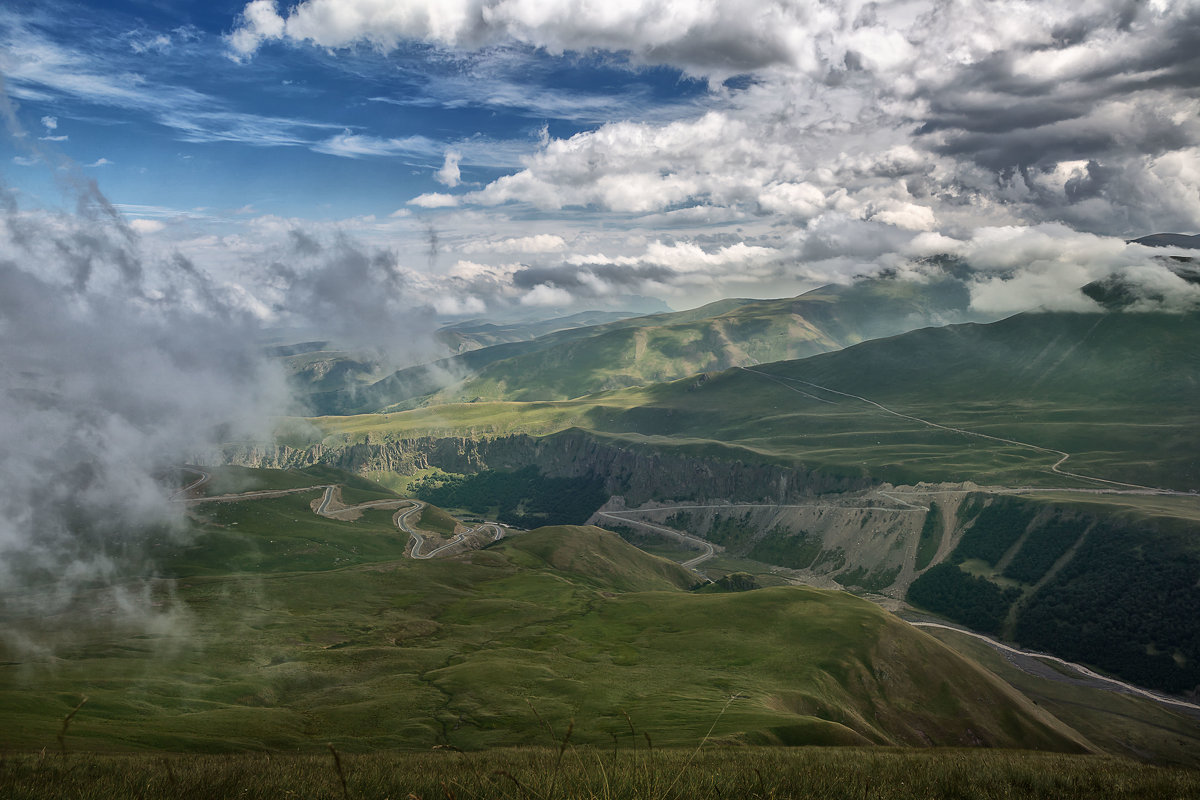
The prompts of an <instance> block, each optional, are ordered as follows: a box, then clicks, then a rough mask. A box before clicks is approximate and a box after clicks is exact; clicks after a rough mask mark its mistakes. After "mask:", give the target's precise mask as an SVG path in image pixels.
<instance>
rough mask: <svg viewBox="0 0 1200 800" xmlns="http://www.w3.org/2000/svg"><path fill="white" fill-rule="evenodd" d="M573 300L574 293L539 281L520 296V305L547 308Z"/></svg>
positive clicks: (565, 304) (567, 303) (569, 302)
mask: <svg viewBox="0 0 1200 800" xmlns="http://www.w3.org/2000/svg"><path fill="white" fill-rule="evenodd" d="M574 300H575V297H574V295H572V294H571V293H570V292H568V291H567V290H566V289H560V288H558V287H557V286H552V285H550V284H545V283H540V284H538V285H537V286H535V287H533V289H531V290H530V291H529V292H528V293H527V294H525V295H524V296H522V297H521V305H523V306H532V307H535V308H548V307H552V306H569V305H571V303H572V302H574Z"/></svg>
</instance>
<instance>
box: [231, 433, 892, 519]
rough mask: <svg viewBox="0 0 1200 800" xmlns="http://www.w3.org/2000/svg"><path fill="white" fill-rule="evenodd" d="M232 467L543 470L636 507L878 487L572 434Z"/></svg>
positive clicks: (262, 450)
mask: <svg viewBox="0 0 1200 800" xmlns="http://www.w3.org/2000/svg"><path fill="white" fill-rule="evenodd" d="M226 459H227V460H228V462H229V463H231V464H236V465H240V466H250V467H270V468H276V469H283V468H289V467H306V466H311V465H314V464H324V465H328V466H334V467H339V468H341V469H344V470H347V471H350V472H367V471H375V470H382V471H388V472H397V473H400V474H411V473H413V472H414V471H416V470H418V469H426V468H429V467H438V468H440V469H443V470H445V471H446V472H457V473H473V472H479V471H480V470H484V469H498V470H515V469H520V468H521V467H525V466H529V465H531V464H532V465H536V466H537V467H538V468H539V469H540V470H541V471H542V472H543V474H546V475H549V476H551V477H581V476H599V477H602V478H603V479H604V481H605V490H606V491H607V492H608V493H609V494H613V495H622V496H624V497H625V499H626V502H627V503H629V504H630V505H640V504H641V503H645V502H648V501H651V500H663V499H675V500H683V499H712V498H720V499H724V500H729V501H740V502H768V503H791V502H795V501H797V500H799V499H802V498H804V497H811V496H812V495H815V494H822V493H826V492H844V491H854V490H856V489H863V488H867V487H869V486H872V485H874V483H875V482H874V481H872V480H870V479H869V478H861V477H853V478H852V477H841V476H830V475H825V474H822V473H818V472H811V471H809V470H805V469H802V468H791V467H783V466H776V465H770V464H752V463H746V462H744V461H741V460H736V459H732V460H726V459H722V458H717V457H710V456H695V455H689V454H684V453H679V452H671V451H669V450H661V449H655V448H653V447H650V446H644V445H640V446H634V445H628V444H625V443H620V444H618V443H614V442H610V441H605V440H602V439H598V438H596V437H594V436H591V435H589V434H588V433H586V432H584V431H579V430H571V431H564V432H563V433H560V434H556V435H554V436H547V437H533V436H526V435H515V436H502V437H498V438H494V439H465V438H458V437H446V438H430V437H425V438H418V439H399V440H392V441H383V442H372V441H371V439H370V438H369V437H368V439H367V441H366V442H360V443H355V444H347V445H345V446H340V447H337V446H326V445H314V446H312V447H310V448H306V449H297V448H292V447H287V446H284V445H279V446H269V447H237V448H230V449H228V450H227V451H226Z"/></svg>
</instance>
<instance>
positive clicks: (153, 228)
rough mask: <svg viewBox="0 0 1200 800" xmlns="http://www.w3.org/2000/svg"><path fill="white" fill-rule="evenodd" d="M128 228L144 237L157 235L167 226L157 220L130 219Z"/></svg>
mask: <svg viewBox="0 0 1200 800" xmlns="http://www.w3.org/2000/svg"><path fill="white" fill-rule="evenodd" d="M129 227H130V228H132V229H133V230H135V231H137V232H138V233H140V234H142V235H143V236H145V235H147V234H151V233H158V232H159V231H161V230H162V229H163V228H165V227H167V226H166V224H165V223H163V222H162V221H160V220H157V219H131V220H129Z"/></svg>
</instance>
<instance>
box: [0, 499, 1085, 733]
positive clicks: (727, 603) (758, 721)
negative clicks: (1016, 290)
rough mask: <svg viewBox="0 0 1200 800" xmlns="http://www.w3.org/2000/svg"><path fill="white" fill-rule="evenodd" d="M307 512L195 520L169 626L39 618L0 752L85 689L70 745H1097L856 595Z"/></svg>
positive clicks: (593, 533) (168, 607)
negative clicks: (719, 583)
mask: <svg viewBox="0 0 1200 800" xmlns="http://www.w3.org/2000/svg"><path fill="white" fill-rule="evenodd" d="M305 499H306V496H305V495H303V494H296V495H288V496H286V497H276V498H270V499H259V500H253V501H242V502H236V503H213V504H210V505H201V506H197V509H196V512H195V513H196V515H197V521H196V525H197V532H196V536H195V538H194V539H193V541H192V543H191V544H190V545H187V546H179V545H174V546H173V545H171V544H170V543H168V542H164V543H162V546H161V547H160V548H159V555H158V564H159V567H158V570H157V576H158V577H156V578H154V579H152V580H150V582H149V583H147V584H146V585H145V586H144V587H142V591H144V592H146V593H147V594H146V597H147V599H148V600H150V601H152V604H153V605H155V606H157V607H158V608H159V609H160V612H159V613H161V614H162V615H163V616H161V617H159V618H158V619H159V621H158V622H157V623H156V624H153V625H140V624H133V623H132V622H131V621H129V620H128V619H126V618H125V617H122V616H119V615H118V616H115V617H106V615H104V614H99V615H98V616H97V615H96V614H95V608H94V607H93V608H88V605H89V604H88V603H87V602H85V603H84V605H83V607H81V608H79V609H76V610H74V611H72V612H69V613H67V614H64V615H62V616H59V617H55V618H52V619H42V620H39V621H38V626H39V627H40V630H41V631H42V633H44V634H45V635H47V636H51V637H52V634H53V632H54V631H59V632H62V633H63V634H64V637H63V638H61V639H59V640H58V643H57V645H55V646H54V647H52V648H51V649H49V650H37V649H21V648H18V647H14V645H13V643H12V642H13V640H12V639H5V640H4V641H5V645H4V649H5V651H4V652H3V654H0V664H2V666H0V670H2V673H0V674H2V675H3V682H2V683H0V710H2V713H3V715H4V719H5V728H4V731H3V733H0V745H2V746H3V747H4V748H5V749H6V750H10V751H11V750H14V749H16V750H37V749H39V748H41V747H43V746H50V747H52V748H53V747H54V746H55V745H56V740H55V735H56V734H57V733H58V732H59V731H60V729H61V722H62V718H63V716H64V715H65V714H66V713H67V712H69V711H70V710H71V709H72V708H74V707H75V706H76V705H77V704H78V703H79V699H80V697H81V696H86V697H88V698H89V701H88V703H87V704H86V705H85V706H84V707H83V708H82V709H81V710H80V711H79V713H78V714H77V715H76V716H75V718H74V719H73V721H72V723H71V725H70V731H69V736H68V738H67V740H66V746H68V747H69V748H70V749H72V750H99V751H114V750H116V751H121V750H160V751H162V750H166V751H193V752H196V751H207V752H213V751H217V752H228V751H238V750H247V749H251V750H254V749H288V750H294V749H297V748H298V749H301V750H318V749H320V748H322V747H324V743H325V742H330V741H332V742H334V743H335V744H336V745H337V746H338V747H339V748H342V749H345V750H351V751H353V750H366V749H379V748H405V749H427V748H429V747H431V746H432V745H435V744H450V745H454V746H457V747H461V748H464V749H477V748H483V747H495V746H502V745H527V744H538V743H543V744H544V743H545V742H546V733H545V728H544V725H546V724H548V725H550V726H551V727H552V728H553V729H554V730H556V731H560V732H561V731H564V730H566V728H567V726H568V724H569V723H570V722H571V721H572V720H573V722H574V731H573V740H572V741H573V742H578V743H591V744H595V745H597V746H611V743H612V740H613V737H614V736H617V737H624V736H627V735H628V731H629V730H630V728H631V725H632V726H634V727H635V728H636V730H637V733H638V736H639V737H640V736H641V734H642V733H643V732H644V733H645V734H647V735H648V736H649V737H650V739H651V740H652V741H653V742H654V745H655V746H672V745H677V746H689V745H691V746H694V745H696V744H697V743H699V742H700V741H701V740H702V739H703V738H704V736H705V733H706V731H709V730H710V728H711V729H712V736H713V737H714V739H715V740H717V741H724V742H730V743H733V742H739V743H759V744H860V745H861V744H910V745H920V746H924V745H929V744H944V745H979V744H986V745H991V746H999V747H1023V748H1038V749H1048V750H1060V751H1072V752H1073V751H1081V750H1084V749H1086V748H1088V747H1089V745H1088V744H1087V742H1086V741H1085V740H1084V739H1082V737H1080V736H1078V735H1077V734H1076V733H1075V732H1074V731H1072V730H1070V729H1069V728H1067V727H1066V726H1064V725H1062V724H1061V723H1060V722H1059V721H1058V720H1056V719H1055V718H1053V717H1051V716H1049V715H1047V714H1045V713H1044V712H1043V711H1041V710H1040V709H1038V708H1037V707H1036V706H1034V705H1033V704H1032V703H1030V702H1029V701H1028V700H1026V699H1025V698H1024V697H1022V696H1021V695H1020V694H1019V693H1017V692H1014V691H1013V690H1012V689H1011V688H1010V687H1009V686H1007V685H1006V684H1004V683H1003V682H1001V681H999V680H997V679H996V678H995V677H993V676H992V675H990V674H989V673H987V672H984V671H983V670H981V669H979V668H978V667H977V666H975V665H974V664H973V663H971V662H970V661H968V660H966V659H963V658H962V657H960V656H957V655H956V654H954V653H953V652H952V651H951V650H949V649H948V648H946V647H945V646H943V645H942V644H940V643H939V642H937V641H936V640H934V639H933V638H931V637H929V636H927V635H925V634H923V633H920V632H919V631H917V630H915V629H913V628H911V627H909V626H908V625H906V624H905V623H903V622H901V621H899V620H897V619H896V618H894V617H892V616H890V615H888V614H886V613H885V612H883V611H881V610H880V609H878V608H877V607H875V606H873V605H871V604H869V603H866V602H864V601H861V600H858V599H856V598H853V597H851V596H848V595H842V594H837V593H829V592H821V591H816V590H810V589H803V588H798V587H784V588H778V589H765V590H761V591H754V592H744V593H739V594H723V595H722V594H717V595H713V594H692V593H689V592H688V591H685V589H684V587H687V586H690V585H691V584H692V582H693V578H692V576H691V575H690V573H687V572H686V571H684V570H682V569H681V568H680V567H678V566H677V565H675V564H673V563H671V562H668V561H665V560H662V559H658V558H655V557H653V556H649V555H647V554H645V553H643V552H641V551H639V550H637V549H636V548H633V547H632V546H629V545H627V544H625V543H624V542H623V541H621V540H620V539H619V538H618V537H617V536H616V535H615V534H611V533H607V532H604V531H601V530H599V529H595V528H588V527H560V528H545V529H540V530H537V531H532V532H529V533H526V534H521V535H519V536H515V537H513V538H511V539H507V540H504V541H502V542H499V543H497V544H495V545H492V546H490V547H488V548H485V549H483V550H479V551H474V552H471V553H468V554H465V555H463V556H461V557H457V558H454V559H447V560H434V561H414V560H411V559H402V558H401V557H400V553H401V552H402V550H403V546H404V541H403V539H404V537H403V536H402V535H401V534H400V533H399V532H398V531H397V530H396V529H395V528H394V526H391V520H390V512H387V511H377V512H370V511H368V512H366V513H364V514H363V516H362V517H361V518H360V519H358V520H356V521H353V522H343V521H338V520H328V519H322V518H316V517H314V515H313V514H312V512H311V510H310V509H309V508H307V507H304V506H303V505H302V504H303V503H304V500H305ZM309 502H310V503H311V500H309ZM168 578H169V579H170V580H167V579H168ZM102 597H103V595H99V594H98V595H97V598H96V600H97V602H99V601H100V600H101V599H102ZM98 620H105V621H104V622H98ZM168 621H169V624H168ZM5 623H6V624H8V625H27V624H31V621H28V620H27V621H21V620H6V621H5ZM67 632H69V634H70V635H69V638H67V637H66V635H65V634H66V633H67Z"/></svg>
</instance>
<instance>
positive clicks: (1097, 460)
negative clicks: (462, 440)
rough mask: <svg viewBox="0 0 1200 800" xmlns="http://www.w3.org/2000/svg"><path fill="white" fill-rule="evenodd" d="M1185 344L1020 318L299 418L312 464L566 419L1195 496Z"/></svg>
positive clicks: (991, 479)
mask: <svg viewBox="0 0 1200 800" xmlns="http://www.w3.org/2000/svg"><path fill="white" fill-rule="evenodd" d="M1196 341H1200V314H1195V313H1193V314H1166V313H1144V314H1140V313H1109V314H1102V313H1097V314H1082V313H1080V314H1071V313H1029V314H1022V315H1018V316H1016V317H1012V318H1009V319H1007V320H1003V321H1000V322H996V323H990V324H964V325H954V326H946V327H943V328H926V329H922V330H917V331H912V332H909V333H906V334H902V335H900V336H896V337H891V338H887V339H877V340H872V341H869V342H864V343H862V344H859V345H855V346H852V347H848V348H846V349H844V350H841V351H838V352H834V353H828V354H823V355H818V356H814V357H811V358H807V359H801V360H792V361H781V362H776V363H773V364H766V365H760V366H756V367H753V368H751V369H740V368H737V369H732V370H726V371H723V372H717V373H704V374H701V375H696V376H691V377H688V378H683V379H679V380H675V381H669V382H666V383H660V384H654V385H651V386H644V387H636V388H630V389H623V390H619V391H612V392H601V393H597V394H593V395H588V396H586V397H581V398H577V399H574V400H569V401H560V402H527V403H512V402H479V403H465V404H457V405H441V406H437V407H434V408H427V409H417V410H414V411H409V412H405V413H393V414H387V415H364V416H351V417H326V418H321V419H319V420H316V422H317V424H318V425H319V427H320V428H321V429H322V430H324V431H325V432H326V434H327V438H326V441H325V447H326V448H327V449H326V450H324V451H322V453H323V454H322V455H321V456H320V457H321V458H327V459H336V458H338V455H337V453H338V452H339V451H338V448H339V447H341V446H342V444H340V443H353V442H363V441H364V438H363V437H368V436H369V438H370V442H371V445H370V446H371V447H374V448H377V452H378V453H380V454H382V453H383V452H384V451H385V450H386V449H387V447H388V445H387V443H388V442H392V441H411V440H414V439H417V438H419V437H428V436H432V437H469V438H472V439H474V440H478V441H480V444H478V445H476V447H478V448H482V449H486V448H487V447H490V446H491V445H488V444H487V441H488V440H490V439H495V438H496V437H503V436H510V435H515V434H522V435H532V436H542V437H544V436H547V435H549V434H555V433H561V432H565V431H567V430H568V429H571V428H577V429H580V430H581V431H584V432H588V433H589V434H590V435H592V436H597V435H599V436H603V437H604V438H605V439H606V440H609V441H614V442H620V443H622V444H621V446H625V447H631V446H632V447H637V448H642V449H647V448H648V449H650V450H654V451H656V452H676V453H680V454H687V455H688V456H689V457H691V456H696V455H702V456H705V457H711V458H715V459H721V460H727V461H734V460H742V461H745V462H749V463H758V464H764V463H765V464H777V465H781V466H786V467H789V468H793V469H803V470H808V471H813V470H815V471H818V472H821V473H824V474H826V475H828V476H833V477H840V478H846V479H855V478H864V477H870V478H873V479H876V480H888V481H891V482H893V483H916V482H918V481H975V482H977V483H983V484H995V485H1010V486H1013V485H1027V484H1030V483H1032V484H1034V485H1043V486H1055V485H1057V486H1062V485H1074V486H1078V485H1089V484H1088V483H1087V482H1086V481H1083V482H1082V483H1081V481H1080V480H1078V479H1074V478H1070V477H1069V476H1066V475H1062V474H1059V473H1055V472H1053V471H1051V469H1050V468H1051V466H1052V465H1054V464H1055V462H1056V461H1057V460H1058V459H1059V458H1060V457H1061V453H1059V452H1057V451H1062V452H1066V453H1070V454H1071V457H1070V461H1069V463H1068V471H1072V472H1077V473H1082V474H1086V475H1094V476H1096V477H1100V478H1107V479H1110V480H1119V481H1128V482H1131V483H1140V484H1152V485H1156V486H1164V487H1169V488H1176V489H1191V488H1200V460H1198V459H1197V456H1196V453H1197V452H1200V411H1198V410H1197V407H1196V405H1195V403H1194V398H1195V397H1196V396H1198V391H1200V353H1198V352H1197V351H1196V349H1195V347H1194V343H1195V342H1196ZM821 387H824V388H821ZM850 395H855V396H858V397H864V398H867V400H871V401H876V402H880V403H883V404H884V405H885V406H887V408H889V409H892V410H894V411H896V412H897V413H889V412H888V411H886V410H884V409H880V408H879V407H877V406H875V405H872V404H871V403H870V402H866V401H864V400H860V399H857V398H856V397H853V396H850ZM922 420H929V421H931V422H934V423H937V425H941V426H943V427H936V426H934V425H929V424H926V423H925V422H923V421H922ZM1098 426H1102V429H1103V431H1104V435H1103V437H1098V436H1097V435H1096V431H1097V430H1098V429H1100V428H1099V427H1098ZM952 428H961V429H964V430H969V431H975V432H978V433H981V434H987V435H988V436H991V437H994V438H985V437H978V436H977V437H972V436H968V435H966V434H963V433H960V432H957V431H955V430H952ZM1006 439H1007V440H1012V441H1003V440H1006ZM294 444H300V442H296V443H294ZM329 447H333V448H334V449H332V450H330V449H328V448H329ZM534 449H536V448H531V449H528V452H529V454H530V456H532V453H533V452H534ZM369 452H370V451H369V450H368V451H362V452H360V453H359V455H358V456H356V458H361V457H366V458H371V457H373V456H370V455H369ZM289 458H292V456H289ZM514 458H515V457H514ZM289 463H290V462H289ZM510 463H516V461H512V462H510ZM524 463H529V462H524ZM577 474H578V473H577ZM664 480H665V478H664ZM668 482H669V481H668Z"/></svg>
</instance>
